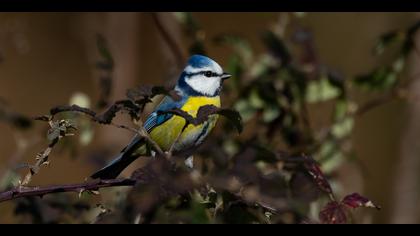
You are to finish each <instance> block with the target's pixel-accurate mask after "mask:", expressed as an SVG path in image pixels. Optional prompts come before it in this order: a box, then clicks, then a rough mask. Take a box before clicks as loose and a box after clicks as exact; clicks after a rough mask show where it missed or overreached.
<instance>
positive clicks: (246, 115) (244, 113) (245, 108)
mask: <svg viewBox="0 0 420 236" xmlns="http://www.w3.org/2000/svg"><path fill="white" fill-rule="evenodd" d="M234 108H235V110H237V111H238V112H239V114H240V115H241V117H242V119H243V121H244V122H247V121H249V120H250V119H251V118H252V117H253V116H254V115H255V112H256V109H254V108H253V107H252V106H251V105H250V104H249V102H248V101H247V100H245V99H241V100H239V101H238V102H236V104H235V105H234Z"/></svg>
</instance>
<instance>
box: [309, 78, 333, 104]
mask: <svg viewBox="0 0 420 236" xmlns="http://www.w3.org/2000/svg"><path fill="white" fill-rule="evenodd" d="M339 95H340V90H339V89H338V88H337V87H335V86H333V85H331V83H330V82H329V81H328V79H326V78H322V79H320V80H313V81H310V82H309V83H308V86H307V89H306V96H305V97H306V101H307V102H308V103H317V102H323V101H327V100H331V99H334V98H337V97H338V96H339Z"/></svg>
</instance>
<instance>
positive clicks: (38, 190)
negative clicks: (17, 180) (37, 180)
mask: <svg viewBox="0 0 420 236" xmlns="http://www.w3.org/2000/svg"><path fill="white" fill-rule="evenodd" d="M135 184H136V181H135V180H134V179H112V180H97V181H91V182H85V183H81V184H67V185H52V186H47V187H24V186H18V187H16V188H14V189H11V190H9V191H5V192H2V193H0V202H4V201H9V200H12V199H17V198H22V197H30V196H40V197H42V196H44V195H46V194H51V193H62V192H77V193H81V192H84V191H96V190H98V189H101V188H108V187H116V186H134V185H135Z"/></svg>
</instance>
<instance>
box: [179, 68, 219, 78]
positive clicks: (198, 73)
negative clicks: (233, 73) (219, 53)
mask: <svg viewBox="0 0 420 236" xmlns="http://www.w3.org/2000/svg"><path fill="white" fill-rule="evenodd" d="M207 72H209V71H208V70H206V71H199V72H194V73H186V75H187V76H188V77H191V76H194V75H206V73H207ZM210 72H211V71H210ZM216 76H219V77H220V76H222V74H217V73H215V72H211V75H210V77H216Z"/></svg>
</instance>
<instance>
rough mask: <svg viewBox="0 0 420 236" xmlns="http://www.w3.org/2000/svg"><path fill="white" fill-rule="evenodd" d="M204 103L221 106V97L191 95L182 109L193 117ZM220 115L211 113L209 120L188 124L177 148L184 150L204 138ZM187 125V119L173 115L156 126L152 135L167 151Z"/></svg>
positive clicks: (176, 145)
mask: <svg viewBox="0 0 420 236" xmlns="http://www.w3.org/2000/svg"><path fill="white" fill-rule="evenodd" d="M204 105H214V106H216V107H220V97H219V96H217V97H190V98H188V100H187V101H186V102H185V104H184V105H183V106H182V108H181V110H183V111H186V112H187V113H188V114H190V115H191V116H193V117H196V115H197V112H198V109H200V107H202V106H204ZM217 118H218V115H211V116H209V119H208V121H207V122H205V123H204V124H201V125H197V126H194V125H191V124H190V125H188V127H187V128H186V129H185V130H184V132H183V133H182V134H181V136H180V138H179V140H178V142H177V143H176V144H175V150H182V149H184V148H189V147H190V146H191V145H194V143H195V142H196V141H197V140H198V139H204V137H205V136H207V135H208V133H209V132H210V131H211V130H212V129H213V127H214V126H215V125H216V122H217ZM184 125H185V120H184V118H182V117H179V116H175V115H174V116H172V117H171V118H170V119H169V120H167V121H166V122H164V123H163V124H161V125H159V126H158V127H156V128H154V129H153V130H152V131H151V133H150V136H151V137H152V139H153V140H154V141H155V142H156V143H157V144H159V146H160V147H161V148H162V149H163V150H165V151H167V150H169V149H170V147H171V146H172V143H173V142H174V141H175V139H176V138H177V137H178V134H179V133H180V132H181V129H182V128H183V127H184Z"/></svg>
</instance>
